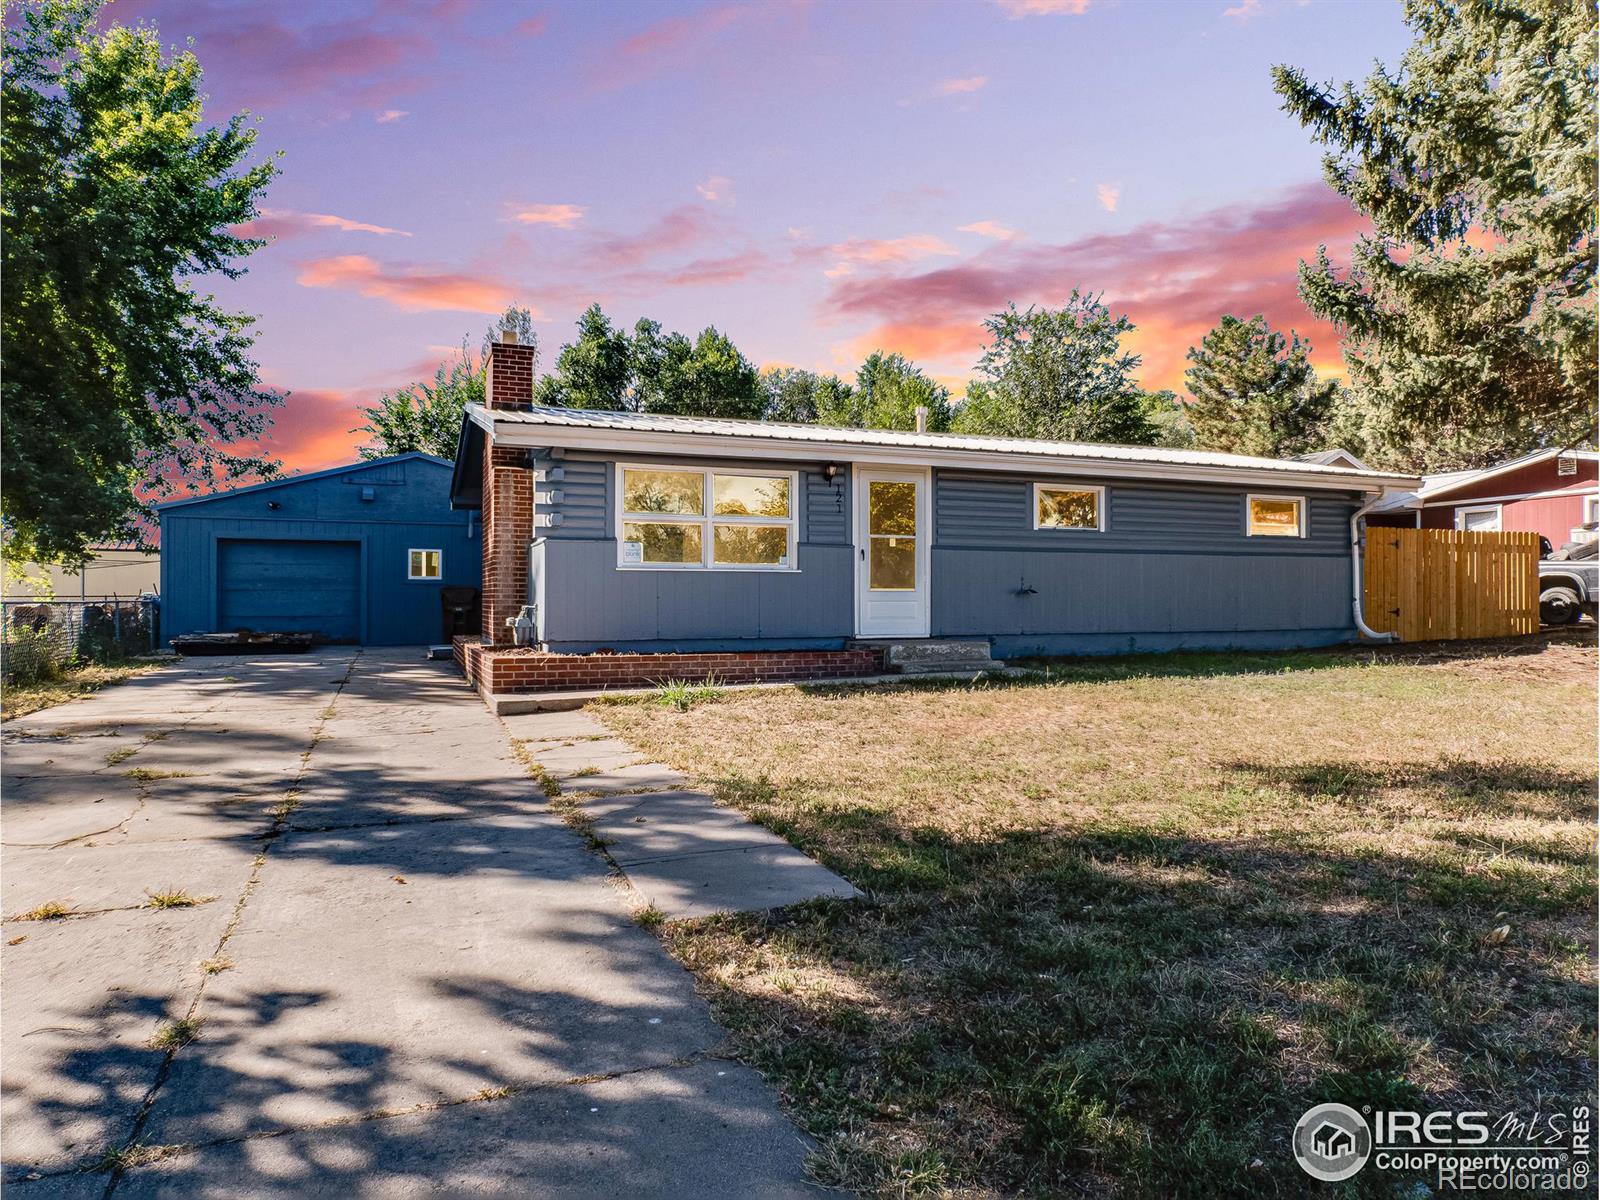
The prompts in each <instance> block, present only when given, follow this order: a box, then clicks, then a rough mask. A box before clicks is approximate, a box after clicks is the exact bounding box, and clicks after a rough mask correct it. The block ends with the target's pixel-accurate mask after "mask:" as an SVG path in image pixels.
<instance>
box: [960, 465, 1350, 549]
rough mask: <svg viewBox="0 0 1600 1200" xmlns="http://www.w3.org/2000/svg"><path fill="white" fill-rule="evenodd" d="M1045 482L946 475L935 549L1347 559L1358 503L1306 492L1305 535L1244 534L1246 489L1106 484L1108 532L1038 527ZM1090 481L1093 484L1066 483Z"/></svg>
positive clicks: (1338, 497) (1031, 478)
mask: <svg viewBox="0 0 1600 1200" xmlns="http://www.w3.org/2000/svg"><path fill="white" fill-rule="evenodd" d="M1036 481H1037V482H1048V480H1045V479H1043V478H1037V479H1036V477H1029V476H1016V477H1008V476H1001V475H995V474H979V473H965V472H952V471H939V472H936V473H935V477H934V545H936V546H940V547H973V548H983V549H995V548H998V547H1006V548H1011V549H1017V550H1063V551H1075V552H1079V551H1097V552H1116V551H1141V552H1145V551H1153V550H1168V551H1175V552H1182V553H1185V554H1245V555H1249V554H1264V555H1268V556H1271V557H1275V558H1277V557H1302V556H1307V555H1310V556H1316V555H1326V554H1344V553H1346V551H1347V549H1348V539H1349V526H1348V522H1349V519H1350V514H1351V513H1352V512H1353V511H1355V507H1356V504H1357V501H1356V500H1355V499H1353V498H1352V497H1349V496H1344V495H1332V496H1324V495H1317V494H1315V493H1300V492H1293V491H1283V490H1282V489H1278V490H1277V491H1276V492H1274V494H1284V495H1305V496H1306V499H1307V503H1308V505H1309V509H1308V517H1307V536H1306V537H1304V538H1252V537H1247V536H1245V532H1244V529H1245V496H1246V495H1247V494H1248V492H1247V489H1244V488H1226V487H1212V486H1206V485H1201V484H1190V485H1185V484H1146V483H1139V484H1122V483H1115V482H1108V483H1106V484H1105V485H1104V486H1105V490H1106V527H1105V529H1104V530H1101V531H1095V530H1075V529H1073V530H1063V529H1035V528H1033V508H1032V506H1033V484H1034V483H1035V482H1036ZM1059 482H1062V483H1086V482H1095V481H1090V480H1061V481H1059Z"/></svg>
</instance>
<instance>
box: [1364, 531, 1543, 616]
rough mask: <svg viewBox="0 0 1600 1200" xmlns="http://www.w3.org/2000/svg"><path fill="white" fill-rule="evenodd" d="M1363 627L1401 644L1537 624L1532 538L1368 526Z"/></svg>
mask: <svg viewBox="0 0 1600 1200" xmlns="http://www.w3.org/2000/svg"><path fill="white" fill-rule="evenodd" d="M1365 582H1366V607H1365V610H1364V615H1365V617H1366V620H1367V624H1368V625H1369V626H1371V627H1372V628H1373V629H1374V630H1376V631H1377V632H1379V633H1398V634H1399V635H1400V640H1401V641H1403V642H1426V641H1437V640H1440V639H1442V638H1485V637H1511V636H1514V635H1517V634H1523V633H1537V632H1538V629H1539V535H1538V534H1536V533H1466V532H1463V531H1459V530H1454V529H1373V528H1369V529H1368V530H1367V556H1366V566H1365Z"/></svg>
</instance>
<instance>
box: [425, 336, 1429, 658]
mask: <svg viewBox="0 0 1600 1200" xmlns="http://www.w3.org/2000/svg"><path fill="white" fill-rule="evenodd" d="M1416 483H1417V481H1416V480H1415V479H1414V478H1411V477H1406V476H1396V475H1391V474H1386V473H1383V472H1379V471H1373V470H1369V469H1363V468H1356V467H1350V466H1344V465H1336V464H1328V463H1318V462H1309V461H1304V460H1277V459H1265V458H1249V457H1242V456H1239V455H1232V454H1217V453H1209V452H1205V451H1198V450H1178V449H1163V448H1153V447H1144V446H1140V447H1130V446H1110V445H1090V444H1073V443H1062V442H1047V441H1029V440H1021V439H1011V438H999V437H970V436H962V435H957V434H944V433H914V432H894V431H882V430H863V429H845V428H828V427H821V426H811V425H785V424H773V423H767V422H759V421H735V420H713V419H701V418H691V417H679V416H665V415H652V414H644V413H632V412H603V411H592V410H577V409H560V408H541V407H535V406H534V405H533V404H532V355H531V351H530V350H529V348H528V347H525V346H518V345H515V344H506V343H501V344H497V345H496V346H494V349H493V354H492V356H491V364H490V379H489V389H488V398H487V402H486V403H485V404H484V405H482V406H476V405H474V406H470V407H469V409H468V412H467V416H466V419H465V421H464V424H463V429H462V435H461V444H460V449H459V451H458V454H457V459H456V467H455V476H454V479H453V482H452V485H451V496H452V502H453V503H455V504H456V505H458V506H461V507H466V508H469V509H478V508H481V509H482V512H483V525H484V593H485V602H484V618H485V627H484V634H485V641H493V642H507V641H509V640H510V635H509V632H508V629H509V627H508V626H507V625H506V622H507V621H508V620H509V619H511V618H514V617H516V616H517V615H518V614H519V613H523V615H525V616H526V617H530V618H531V620H532V641H533V642H534V643H535V644H536V645H537V646H539V647H542V648H544V649H547V650H550V651H556V652H569V653H582V652H590V651H596V650H617V651H647V652H680V653H681V652H692V651H706V652H710V651H730V650H731V651H740V650H772V651H776V650H806V649H809V650H827V649H834V648H841V647H845V646H847V645H850V644H852V643H855V642H856V641H857V640H859V639H919V638H974V639H985V640H987V641H989V643H990V644H991V646H992V649H993V651H994V653H995V654H996V655H997V656H999V657H1010V656H1016V655H1024V654H1076V653H1104V652H1119V651H1140V650H1173V649H1180V648H1195V649H1198V648H1212V649H1222V648H1283V647H1301V646H1319V645H1327V644H1331V643H1336V642H1344V641H1350V640H1352V639H1354V638H1356V637H1357V635H1358V622H1359V621H1360V614H1359V606H1358V605H1357V604H1355V603H1353V601H1354V599H1355V597H1356V594H1357V586H1358V575H1357V571H1358V568H1357V566H1356V557H1355V550H1354V538H1355V537H1356V536H1357V533H1358V527H1359V524H1360V522H1359V521H1358V520H1357V519H1356V518H1357V517H1358V516H1359V514H1360V513H1361V512H1362V510H1363V509H1364V507H1365V506H1368V505H1370V504H1371V503H1373V502H1375V501H1376V500H1377V499H1379V498H1380V497H1381V496H1382V495H1383V494H1384V493H1385V492H1386V491H1392V490H1398V489H1406V488H1412V487H1415V486H1416Z"/></svg>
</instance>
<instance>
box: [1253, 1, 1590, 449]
mask: <svg viewBox="0 0 1600 1200" xmlns="http://www.w3.org/2000/svg"><path fill="white" fill-rule="evenodd" d="M1405 18H1406V22H1407V24H1408V25H1409V26H1410V27H1411V31H1412V34H1413V39H1414V40H1413V42H1412V44H1411V46H1410V48H1409V49H1407V50H1406V52H1405V54H1404V56H1403V57H1402V59H1401V61H1400V66H1399V69H1398V70H1397V71H1394V72H1392V73H1391V72H1389V71H1387V70H1385V69H1384V68H1382V67H1379V68H1377V69H1376V70H1375V71H1374V72H1373V74H1372V76H1371V77H1370V78H1369V79H1368V80H1367V81H1366V83H1365V84H1364V85H1361V86H1357V85H1354V84H1345V85H1343V86H1342V87H1339V88H1335V87H1333V86H1332V85H1328V84H1316V83H1312V82H1310V81H1309V80H1308V79H1307V78H1306V77H1305V76H1304V75H1303V74H1302V73H1301V72H1300V71H1298V70H1295V69H1293V68H1290V67H1283V66H1280V67H1277V68H1276V69H1275V70H1274V83H1275V86H1276V88H1277V90H1278V93H1279V94H1280V95H1281V96H1282V97H1283V101H1284V107H1285V108H1286V109H1287V110H1288V111H1289V112H1290V113H1291V114H1293V115H1294V116H1296V117H1298V118H1299V119H1300V121H1301V123H1302V124H1303V125H1305V126H1307V127H1309V128H1310V129H1311V131H1312V134H1313V136H1314V137H1315V138H1316V140H1317V141H1319V142H1321V143H1323V144H1324V145H1327V146H1329V147H1331V148H1332V149H1331V150H1330V152H1329V153H1328V154H1327V155H1326V156H1325V157H1324V160H1323V164H1324V173H1325V174H1326V176H1327V179H1328V181H1329V183H1330V184H1332V186H1334V187H1335V188H1337V189H1338V190H1339V191H1340V192H1341V193H1342V194H1344V195H1345V196H1347V197H1349V199H1350V201H1351V203H1352V204H1353V205H1354V206H1355V207H1356V209H1357V210H1358V211H1360V212H1361V213H1363V214H1365V215H1366V216H1368V217H1370V218H1371V219H1372V222H1373V225H1374V227H1375V231H1374V232H1373V233H1372V234H1371V235H1369V236H1364V237H1362V238H1360V239H1358V240H1357V242H1356V244H1355V247H1354V250H1353V252H1352V261H1351V265H1350V267H1349V269H1348V271H1346V272H1343V273H1341V272H1340V271H1339V270H1338V269H1337V268H1336V267H1335V266H1334V264H1333V263H1332V261H1331V260H1330V258H1329V256H1328V254H1327V252H1326V251H1325V250H1324V251H1322V252H1320V253H1319V255H1318V258H1317V261H1316V262H1314V263H1304V264H1302V265H1301V271H1300V288H1301V294H1302V295H1303V297H1304V298H1305V300H1306V303H1307V304H1308V305H1309V306H1310V307H1311V309H1312V311H1314V312H1316V313H1317V314H1319V315H1320V316H1322V317H1324V318H1326V319H1328V320H1330V321H1332V322H1334V323H1335V324H1336V325H1338V326H1339V327H1340V328H1341V329H1342V330H1344V331H1345V355H1346V360H1347V362H1348V366H1349V371H1350V378H1351V383H1352V386H1353V388H1354V389H1355V391H1356V393H1357V400H1358V402H1359V403H1361V404H1362V405H1364V406H1365V407H1366V408H1367V409H1368V410H1369V412H1370V415H1371V420H1370V421H1369V422H1368V423H1367V424H1368V426H1369V428H1370V429H1371V430H1372V431H1373V432H1374V434H1375V436H1376V437H1377V438H1378V439H1379V440H1380V445H1379V446H1377V447H1376V449H1378V450H1379V451H1380V452H1381V453H1380V455H1379V457H1380V459H1381V460H1387V461H1389V462H1392V463H1396V464H1397V465H1398V464H1400V463H1405V464H1408V465H1410V466H1412V467H1416V468H1435V467H1448V466H1470V465H1475V464H1478V463H1483V462H1488V461H1492V460H1494V459H1496V458H1499V457H1502V456H1504V455H1506V454H1509V453H1515V452H1517V451H1519V450H1526V449H1528V448H1529V447H1530V446H1537V445H1546V444H1553V445H1568V444H1574V443H1581V442H1587V441H1592V440H1593V438H1594V433H1595V403H1594V402H1595V393H1596V384H1597V377H1596V337H1595V291H1594V286H1595V266H1596V247H1597V242H1596V223H1595V222H1596V205H1595V177H1596V150H1595V137H1596V120H1595V87H1596V70H1595V61H1596V10H1595V5H1594V4H1593V3H1591V2H1589V0H1407V2H1406V5H1405ZM1475 231H1476V232H1475Z"/></svg>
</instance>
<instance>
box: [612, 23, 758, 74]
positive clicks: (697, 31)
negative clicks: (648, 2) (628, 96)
mask: <svg viewBox="0 0 1600 1200" xmlns="http://www.w3.org/2000/svg"><path fill="white" fill-rule="evenodd" d="M636 11H647V10H642V9H641V10H636ZM753 11H754V10H753V9H749V8H743V7H740V6H738V5H732V4H729V5H724V6H721V7H717V8H707V9H702V10H701V11H700V12H697V13H690V14H689V15H688V16H683V17H669V18H667V19H666V20H664V21H658V22H656V23H655V24H654V25H651V26H650V27H649V28H647V29H645V30H644V31H642V32H640V33H636V34H634V35H633V36H632V37H630V38H626V39H624V40H623V42H622V43H621V44H620V45H618V46H617V47H615V48H614V49H613V50H612V51H611V52H610V53H609V54H608V55H607V57H606V60H605V62H604V64H603V65H602V66H601V67H600V69H599V70H598V71H597V72H596V75H595V82H596V84H597V86H599V87H601V88H616V87H624V86H626V85H628V84H630V83H637V82H638V81H639V80H641V79H645V78H648V77H649V76H651V75H654V74H655V73H656V72H657V71H659V70H662V69H663V68H665V67H667V66H669V65H671V64H672V63H673V62H676V61H681V59H682V57H683V56H684V55H685V54H687V53H689V52H691V51H693V50H695V49H696V48H698V46H699V45H700V44H702V43H705V42H708V41H710V40H711V39H713V38H714V37H716V35H717V34H719V33H721V32H722V31H723V30H725V29H727V28H728V27H729V26H731V25H733V24H734V23H736V22H737V21H739V20H741V19H742V18H744V17H745V16H747V15H749V14H751V13H752V12H753Z"/></svg>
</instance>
